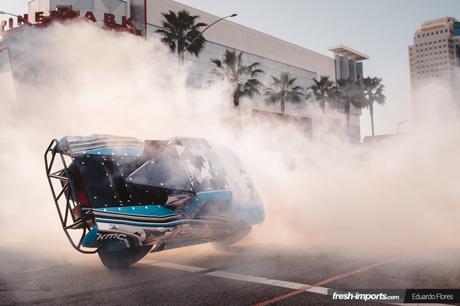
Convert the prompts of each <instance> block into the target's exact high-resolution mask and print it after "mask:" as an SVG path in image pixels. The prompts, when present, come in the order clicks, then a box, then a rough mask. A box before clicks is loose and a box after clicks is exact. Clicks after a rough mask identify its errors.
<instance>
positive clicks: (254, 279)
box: [140, 259, 449, 306]
mask: <svg viewBox="0 0 460 306" xmlns="http://www.w3.org/2000/svg"><path fill="white" fill-rule="evenodd" d="M140 262H141V263H144V264H148V265H151V266H155V267H161V268H169V269H173V270H179V271H185V272H192V273H199V272H205V271H208V270H209V269H206V268H200V267H194V266H189V265H182V264H177V263H172V262H166V261H157V260H152V259H142V260H141V261H140ZM204 275H209V276H214V277H219V278H225V279H232V280H239V281H244V282H249V283H255V284H262V285H269V286H276V287H281V288H286V289H294V290H298V289H301V288H305V290H304V291H305V292H312V293H317V294H321V295H328V290H329V288H326V287H312V286H311V285H307V284H302V283H295V282H288V281H283V280H278V279H271V278H265V277H259V276H251V275H245V274H238V273H232V272H225V271H219V270H218V271H211V272H207V273H204ZM342 290H343V291H347V290H346V289H342ZM369 302H371V301H369ZM379 303H382V304H390V305H408V304H404V303H385V302H379ZM410 305H418V304H410ZM430 305H433V306H436V305H449V304H430Z"/></svg>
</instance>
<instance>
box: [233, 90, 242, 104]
mask: <svg viewBox="0 0 460 306" xmlns="http://www.w3.org/2000/svg"><path fill="white" fill-rule="evenodd" d="M233 106H235V107H239V106H240V97H239V96H238V95H237V94H236V93H234V94H233Z"/></svg>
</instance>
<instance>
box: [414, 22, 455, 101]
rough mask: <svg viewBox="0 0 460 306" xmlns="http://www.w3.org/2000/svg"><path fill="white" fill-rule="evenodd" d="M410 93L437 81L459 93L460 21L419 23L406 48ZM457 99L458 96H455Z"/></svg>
mask: <svg viewBox="0 0 460 306" xmlns="http://www.w3.org/2000/svg"><path fill="white" fill-rule="evenodd" d="M409 60H410V75H411V85H412V90H413V91H416V90H417V89H418V88H419V87H420V86H423V84H426V82H428V81H432V80H438V81H441V82H442V83H443V84H444V85H446V86H447V87H449V88H451V89H452V92H453V94H454V95H458V93H460V76H459V70H460V68H459V67H460V22H458V21H457V19H455V18H454V17H443V18H439V19H434V20H429V21H425V22H424V23H422V25H421V27H420V29H418V30H417V31H416V32H415V35H414V44H413V45H410V46H409ZM457 97H459V96H457Z"/></svg>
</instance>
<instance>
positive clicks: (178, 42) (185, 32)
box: [156, 10, 207, 62]
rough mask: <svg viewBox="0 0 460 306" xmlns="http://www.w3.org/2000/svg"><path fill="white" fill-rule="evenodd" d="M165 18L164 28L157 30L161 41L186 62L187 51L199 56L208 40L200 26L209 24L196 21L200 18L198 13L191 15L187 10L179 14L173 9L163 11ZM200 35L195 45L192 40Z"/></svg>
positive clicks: (162, 23)
mask: <svg viewBox="0 0 460 306" xmlns="http://www.w3.org/2000/svg"><path fill="white" fill-rule="evenodd" d="M162 15H163V17H164V19H165V20H163V21H162V22H161V25H162V28H161V29H158V30H157V31H156V32H157V33H159V34H161V36H162V38H161V41H162V42H164V43H165V44H167V45H168V47H169V50H170V51H171V53H176V52H177V57H178V59H179V61H180V62H184V54H185V52H186V51H187V52H189V53H191V54H193V55H195V56H198V55H199V54H200V52H201V50H202V49H203V47H204V45H205V44H206V40H205V39H204V37H203V36H202V35H201V34H200V28H202V27H205V26H207V24H206V23H203V22H199V23H195V21H196V19H198V18H199V16H197V15H190V13H189V12H188V11H186V10H180V11H178V12H177V14H176V13H175V12H173V11H171V10H170V11H169V13H162ZM198 35H200V37H198V38H197V39H196V40H195V42H194V43H193V45H190V42H191V41H192V40H193V39H194V38H195V37H197V36H198Z"/></svg>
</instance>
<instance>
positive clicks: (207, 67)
mask: <svg viewBox="0 0 460 306" xmlns="http://www.w3.org/2000/svg"><path fill="white" fill-rule="evenodd" d="M63 6H64V7H69V8H71V9H72V10H75V11H79V14H80V16H85V14H86V13H87V12H88V11H91V12H94V14H95V17H96V19H97V20H103V18H104V14H105V13H110V14H113V15H114V16H115V20H116V21H117V22H118V23H121V22H122V18H123V17H127V18H131V19H132V22H133V24H134V25H135V26H136V27H137V28H138V29H140V30H142V34H143V35H144V36H146V37H147V38H148V39H155V38H158V37H159V36H158V34H157V33H156V30H157V29H159V28H160V27H161V21H162V20H163V16H162V13H167V12H168V11H169V10H171V11H178V10H181V9H185V10H187V11H189V12H190V13H191V14H192V15H198V16H199V21H200V22H205V23H207V24H211V23H213V22H214V21H216V20H217V19H219V17H218V16H214V15H211V14H209V13H206V12H204V11H201V10H198V9H196V8H193V7H189V6H186V5H184V4H182V3H179V2H175V1H172V0H30V1H29V16H35V13H36V12H38V11H43V12H45V13H46V12H49V11H51V10H55V9H57V8H59V7H63ZM205 37H206V40H207V42H206V46H205V48H204V50H203V51H202V52H201V53H200V56H199V57H194V56H189V55H186V59H187V61H188V62H189V63H191V74H190V77H189V80H188V83H189V84H190V85H192V86H200V84H203V82H206V81H207V80H208V79H209V78H210V77H211V75H210V73H211V71H212V70H213V68H214V64H213V63H212V62H211V59H214V58H221V57H222V56H223V54H224V53H225V51H226V50H227V49H230V50H235V51H237V52H239V51H242V52H244V57H243V60H244V61H245V62H247V63H253V62H259V63H260V68H261V69H262V70H264V72H265V73H264V76H263V77H261V79H260V81H261V82H262V83H263V84H264V85H267V86H268V85H270V82H271V76H279V75H280V73H282V72H288V73H289V74H290V75H291V76H292V77H296V78H297V81H296V83H297V85H299V86H301V87H303V88H305V89H306V88H308V87H310V86H311V85H312V84H313V78H319V77H320V76H328V77H329V78H330V79H331V80H333V81H335V80H336V79H338V78H351V79H359V78H360V77H362V75H363V65H362V61H363V60H366V59H367V58H368V57H367V56H366V55H364V54H362V53H359V52H357V51H355V50H352V49H350V48H347V47H345V46H343V45H339V46H336V47H333V48H331V49H330V51H332V52H333V57H330V56H326V55H323V54H320V53H317V52H314V51H312V50H309V49H306V48H303V47H301V46H298V45H295V44H292V43H289V42H287V41H284V40H281V39H279V38H276V37H273V36H271V35H268V34H266V33H262V32H259V31H256V30H254V29H251V28H248V27H245V26H242V25H239V24H237V23H234V22H231V21H229V20H223V21H221V22H219V23H217V24H215V25H214V26H213V27H211V28H209V30H207V31H206V33H205ZM257 107H258V108H260V107H262V108H263V107H266V108H267V109H266V110H272V111H278V107H275V106H270V105H268V104H267V105H264V103H258V104H257ZM294 112H295V115H297V116H299V115H300V116H304V117H309V118H311V119H312V121H313V129H314V128H315V121H316V119H315V118H312V117H313V116H315V115H314V114H312V113H311V112H309V110H308V108H305V111H300V112H299V109H298V108H290V107H289V106H287V108H286V113H287V114H289V113H291V114H292V113H294ZM327 116H330V117H331V118H330V119H331V120H333V121H334V122H336V123H337V124H338V125H341V126H342V128H343V129H345V116H344V114H337V113H336V112H334V113H332V112H331V113H330V114H327ZM350 124H351V127H350V130H349V131H348V133H347V134H349V135H350V138H351V139H352V140H353V141H359V140H360V137H361V135H360V111H359V110H355V109H352V113H351V120H350Z"/></svg>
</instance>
